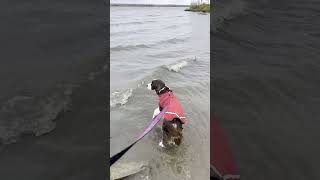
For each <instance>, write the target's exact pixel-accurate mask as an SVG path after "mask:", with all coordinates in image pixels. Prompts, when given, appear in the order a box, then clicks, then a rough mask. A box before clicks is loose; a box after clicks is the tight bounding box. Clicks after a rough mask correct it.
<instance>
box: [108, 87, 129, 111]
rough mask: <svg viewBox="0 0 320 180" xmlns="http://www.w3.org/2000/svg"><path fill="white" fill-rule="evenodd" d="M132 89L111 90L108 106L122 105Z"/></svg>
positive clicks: (126, 100)
mask: <svg viewBox="0 0 320 180" xmlns="http://www.w3.org/2000/svg"><path fill="white" fill-rule="evenodd" d="M132 91H133V89H131V88H130V89H125V90H122V91H115V92H112V93H111V95H110V107H116V106H118V105H124V104H126V103H127V102H128V100H129V98H130V97H131V96H132Z"/></svg>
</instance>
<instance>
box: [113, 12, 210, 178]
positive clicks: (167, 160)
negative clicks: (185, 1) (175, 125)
mask: <svg viewBox="0 0 320 180" xmlns="http://www.w3.org/2000/svg"><path fill="white" fill-rule="evenodd" d="M110 14H111V18H110V19H111V22H110V33H111V36H110V38H111V39H110V49H111V64H110V65H111V92H110V93H111V94H110V98H111V102H110V106H111V122H110V127H111V132H110V134H111V142H110V143H111V146H110V148H111V149H110V153H111V155H113V154H115V153H117V152H118V151H120V150H121V149H122V148H124V147H126V146H127V145H128V144H129V143H131V142H133V141H134V138H136V137H137V136H138V135H139V133H141V132H142V131H143V130H144V128H145V127H146V126H147V123H148V121H149V120H150V119H151V117H152V114H153V110H154V109H155V108H156V107H157V104H158V97H157V95H156V94H155V93H154V92H151V91H149V90H147V88H146V84H147V83H149V82H150V81H151V80H152V79H162V80H163V81H164V82H165V83H166V85H167V86H168V87H170V88H171V89H172V90H173V91H174V92H175V93H176V95H177V96H178V98H179V99H180V101H181V103H182V105H183V107H184V110H185V115H186V117H187V124H186V125H185V126H184V132H183V133H184V141H183V143H182V145H181V146H180V147H178V148H176V149H174V150H163V149H161V148H160V147H159V146H158V143H159V141H160V139H161V136H162V132H161V123H159V125H158V126H157V127H156V128H155V129H154V130H153V131H151V133H150V134H148V135H147V136H146V137H145V138H144V139H143V140H141V141H140V142H139V143H138V144H136V145H135V146H134V147H133V148H132V149H130V151H129V152H127V153H126V155H125V156H124V157H122V159H121V160H120V161H122V162H125V161H138V160H139V161H140V160H146V161H148V162H149V163H150V166H151V167H152V168H151V174H150V176H148V177H149V178H150V177H151V178H152V179H165V178H167V179H195V178H197V179H208V177H209V166H208V164H209V109H210V106H209V96H210V80H209V75H210V74H209V73H210V71H209V67H210V45H209V40H210V34H209V23H210V19H209V18H210V17H209V15H201V14H198V13H191V12H185V11H184V8H181V7H111V13H110Z"/></svg>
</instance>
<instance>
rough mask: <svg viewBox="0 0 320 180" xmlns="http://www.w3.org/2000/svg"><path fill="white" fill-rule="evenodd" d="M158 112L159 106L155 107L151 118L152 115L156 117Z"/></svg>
mask: <svg viewBox="0 0 320 180" xmlns="http://www.w3.org/2000/svg"><path fill="white" fill-rule="evenodd" d="M159 113H160V109H159V107H157V108H156V109H155V110H154V111H153V117H152V119H153V118H154V117H156V116H157V115H158V114H159Z"/></svg>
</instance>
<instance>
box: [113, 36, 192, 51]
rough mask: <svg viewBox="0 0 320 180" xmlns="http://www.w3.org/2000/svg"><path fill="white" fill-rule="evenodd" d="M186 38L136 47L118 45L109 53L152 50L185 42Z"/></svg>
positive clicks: (137, 45)
mask: <svg viewBox="0 0 320 180" xmlns="http://www.w3.org/2000/svg"><path fill="white" fill-rule="evenodd" d="M186 40H187V38H171V39H166V40H161V41H158V42H155V43H150V44H136V45H127V46H123V45H118V46H114V47H111V48H110V50H111V51H129V50H136V49H145V48H152V47H155V46H158V45H168V44H177V43H181V42H185V41H186Z"/></svg>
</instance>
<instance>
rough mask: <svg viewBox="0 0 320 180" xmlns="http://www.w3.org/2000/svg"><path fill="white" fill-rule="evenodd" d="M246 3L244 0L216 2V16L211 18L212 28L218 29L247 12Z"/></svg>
mask: <svg viewBox="0 0 320 180" xmlns="http://www.w3.org/2000/svg"><path fill="white" fill-rule="evenodd" d="M245 7H246V3H245V2H244V1H242V0H225V1H217V2H216V3H215V10H214V16H212V17H213V18H212V19H211V21H212V22H213V23H211V25H212V26H211V30H213V31H216V30H217V29H219V28H221V27H222V26H223V24H224V23H225V22H226V21H228V20H231V19H233V18H235V17H237V16H239V15H241V14H243V13H244V12H245Z"/></svg>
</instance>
